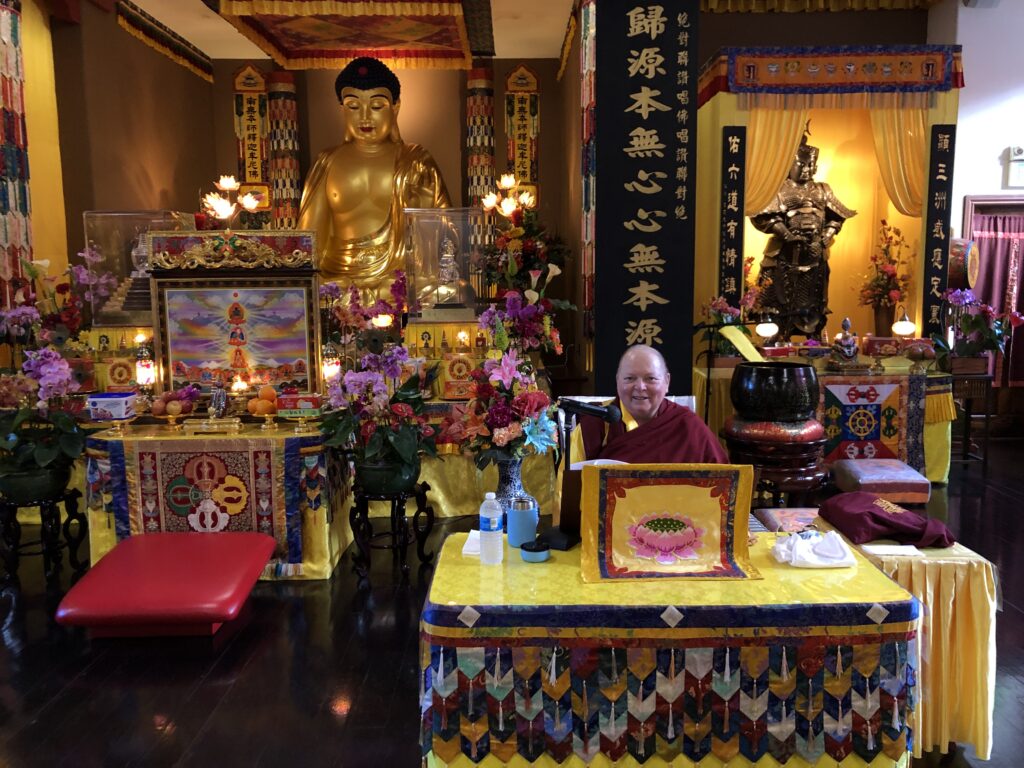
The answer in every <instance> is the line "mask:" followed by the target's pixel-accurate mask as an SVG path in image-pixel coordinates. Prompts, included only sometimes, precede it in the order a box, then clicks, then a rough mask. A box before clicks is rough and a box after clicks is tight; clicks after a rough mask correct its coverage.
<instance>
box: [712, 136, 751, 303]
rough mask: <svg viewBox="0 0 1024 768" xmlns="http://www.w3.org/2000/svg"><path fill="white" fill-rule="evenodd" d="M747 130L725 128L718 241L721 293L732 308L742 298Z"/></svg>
mask: <svg viewBox="0 0 1024 768" xmlns="http://www.w3.org/2000/svg"><path fill="white" fill-rule="evenodd" d="M746 160H747V129H746V126H743V125H727V126H725V127H724V128H722V203H721V206H722V210H721V217H720V221H721V223H722V230H721V236H720V237H719V240H718V243H719V245H718V293H719V295H720V296H724V297H725V299H726V301H728V302H729V303H730V304H731V305H732V306H734V307H735V306H738V305H739V301H740V296H742V295H743V186H744V184H745V177H746V165H747V163H746Z"/></svg>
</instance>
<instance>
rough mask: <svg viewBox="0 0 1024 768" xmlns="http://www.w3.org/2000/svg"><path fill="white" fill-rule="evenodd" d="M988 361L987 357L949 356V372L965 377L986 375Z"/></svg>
mask: <svg viewBox="0 0 1024 768" xmlns="http://www.w3.org/2000/svg"><path fill="white" fill-rule="evenodd" d="M988 361H989V356H988V355H978V356H977V357H959V356H957V355H950V356H949V365H950V372H951V373H956V374H961V375H965V376H970V375H978V374H987V373H988Z"/></svg>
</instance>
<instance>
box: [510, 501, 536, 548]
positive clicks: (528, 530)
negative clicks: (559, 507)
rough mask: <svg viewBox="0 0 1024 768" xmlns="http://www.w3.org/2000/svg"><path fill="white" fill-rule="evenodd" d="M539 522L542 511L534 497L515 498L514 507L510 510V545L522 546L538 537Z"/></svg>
mask: <svg viewBox="0 0 1024 768" xmlns="http://www.w3.org/2000/svg"><path fill="white" fill-rule="evenodd" d="M539 522H540V511H539V510H538V509H537V503H536V502H535V501H534V500H533V499H530V498H526V497H524V496H518V497H516V498H515V499H513V501H512V509H510V510H509V512H508V545H509V546H510V547H520V546H522V545H523V544H524V543H525V542H527V541H533V540H534V539H536V538H537V524H538V523H539Z"/></svg>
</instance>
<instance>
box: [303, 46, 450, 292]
mask: <svg viewBox="0 0 1024 768" xmlns="http://www.w3.org/2000/svg"><path fill="white" fill-rule="evenodd" d="M334 89H335V92H336V93H337V94H338V101H339V103H340V104H341V111H342V120H343V123H344V126H345V137H344V141H343V142H342V144H340V145H339V146H336V147H333V148H331V149H328V150H326V151H325V152H322V153H321V154H320V157H318V158H317V161H316V163H315V164H314V165H313V168H312V170H311V171H310V172H309V175H308V176H307V177H306V184H305V187H304V188H303V190H302V204H301V206H300V209H299V223H298V229H300V230H302V229H305V230H313V231H314V232H316V238H317V242H316V248H317V258H318V261H319V268H320V274H321V276H322V277H323V278H324V279H327V280H339V281H342V282H345V283H351V284H354V285H356V286H357V287H359V288H360V289H362V290H363V291H364V292H366V293H377V292H379V291H381V290H384V289H385V288H386V287H387V286H388V285H389V284H390V282H391V280H392V276H393V273H394V271H395V270H396V269H404V268H405V227H404V216H403V212H402V209H403V208H448V207H450V206H451V201H450V200H449V197H448V190H447V189H446V187H445V184H444V179H442V178H441V170H440V169H439V168H438V166H437V163H436V162H434V159H433V158H432V157H431V156H430V153H429V152H427V151H426V150H425V149H423V147H421V146H419V145H417V144H406V143H405V142H403V141H402V136H401V134H400V133H399V131H398V122H397V117H398V111H399V108H400V107H401V102H400V101H399V95H400V93H401V86H400V84H399V82H398V78H397V77H396V76H395V74H394V72H392V71H391V70H390V69H388V67H387V66H386V65H385V64H383V63H382V62H380V61H378V60H377V59H373V58H368V57H361V58H358V59H354V60H353V61H351V62H350V63H349V64H348V66H346V67H345V68H344V69H343V70H342V71H341V74H340V75H338V79H337V80H336V81H335V83H334Z"/></svg>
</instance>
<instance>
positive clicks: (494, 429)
mask: <svg viewBox="0 0 1024 768" xmlns="http://www.w3.org/2000/svg"><path fill="white" fill-rule="evenodd" d="M470 375H471V376H472V378H473V398H472V399H471V400H470V401H469V402H468V403H467V404H466V405H464V406H461V405H457V406H455V407H454V408H453V410H452V414H451V415H450V416H448V417H446V418H445V419H444V421H443V422H442V424H441V433H442V439H443V440H444V441H445V442H447V443H455V444H460V445H462V446H463V448H464V449H465V450H468V451H470V452H472V453H474V454H476V465H477V467H479V468H480V469H484V468H485V467H486V466H487V465H488V464H490V463H492V462H493V463H495V464H497V466H498V488H497V497H498V501H499V502H501V506H502V508H503V509H504V510H505V512H506V513H507V512H508V511H509V510H510V509H511V508H512V501H513V499H515V498H516V497H517V496H524V495H527V494H525V492H524V491H523V481H522V465H523V459H524V458H525V456H526V455H527V454H528V453H530V452H531V451H535V452H537V453H543V452H545V451H547V450H548V449H549V448H551V447H553V446H554V445H555V444H556V443H555V434H556V426H555V422H554V421H553V420H552V415H553V414H552V412H553V409H552V407H551V398H549V397H548V396H547V394H545V393H544V392H542V391H540V389H539V388H538V387H537V380H536V374H535V371H534V368H533V365H532V364H531V363H530V361H529V359H527V358H524V357H521V356H520V354H519V353H518V352H517V351H516V350H515V349H509V350H508V351H507V352H505V353H504V354H502V356H501V358H500V359H496V358H491V359H488V360H486V361H484V364H483V365H482V366H481V367H479V368H476V369H475V370H474V371H473V372H472V373H471V374H470Z"/></svg>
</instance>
